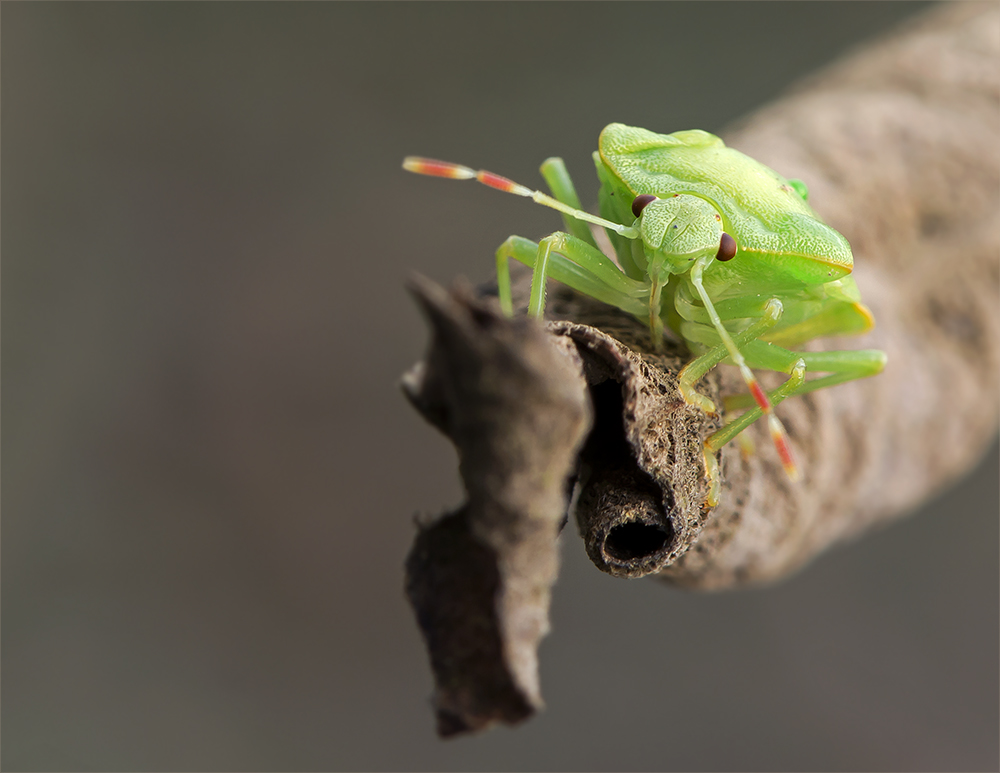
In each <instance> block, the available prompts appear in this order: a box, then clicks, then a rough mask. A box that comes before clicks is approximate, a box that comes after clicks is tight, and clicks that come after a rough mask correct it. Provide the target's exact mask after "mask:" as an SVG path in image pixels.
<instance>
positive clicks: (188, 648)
mask: <svg viewBox="0 0 1000 773" xmlns="http://www.w3.org/2000/svg"><path fill="white" fill-rule="evenodd" d="M925 8H926V6H925V5H923V4H911V3H847V4H840V3H836V4H825V3H803V4H793V3H775V4H756V3H738V4H729V3H708V4H693V5H689V4H684V3H664V4H645V3H644V4H624V3H620V4H599V3H587V4H572V3H558V4H513V5H506V4H435V5H425V4H400V5H397V4H381V3H380V4H347V3H344V4H340V3H337V4H228V3H222V4H197V3H196V4H145V3H142V4H117V3H116V4H91V3H85V4H63V3H44V4H43V3H23V4H21V3H17V4H11V3H5V4H4V6H3V27H2V46H0V48H2V92H3V123H2V143H3V145H2V152H3V178H2V193H3V224H2V250H3V299H2V300H3V339H2V348H3V357H4V359H3V366H4V368H3V382H4V389H5V391H4V400H3V422H4V443H3V457H2V463H3V483H4V486H3V548H2V550H3V553H2V566H3V576H2V579H3V598H2V607H3V626H2V636H3V639H2V645H3V649H2V657H3V663H2V666H3V688H4V689H3V715H2V719H3V731H4V732H3V757H2V762H3V767H4V768H5V769H7V770H43V769H44V770H51V769H64V770H163V769H171V770H188V769H201V770H211V769H218V770H323V769H329V770H339V769H358V770H386V769H400V770H459V769H464V770H499V769H511V770H560V769H577V770H598V769H619V770H651V769H683V770H721V769H739V770H790V769H797V770H820V769H822V770H839V769H844V770H855V769H865V770H925V769H927V770H930V769H942V770H972V769H996V768H997V766H998V764H1000V761H998V741H1000V739H998V730H997V728H998V726H1000V716H998V700H997V698H998V696H997V684H998V665H997V652H998V607H1000V598H998V587H997V577H998V571H1000V568H998V541H1000V535H998V528H997V524H998V519H997V514H998V509H1000V504H998V495H997V467H998V457H997V452H996V450H995V449H994V450H993V451H992V452H991V454H990V455H989V456H988V457H987V458H986V459H985V460H984V462H983V464H982V466H981V467H980V469H979V470H978V471H977V472H975V473H974V474H973V475H971V476H970V477H969V478H968V479H966V480H964V481H962V482H961V483H959V484H958V485H957V486H956V487H955V488H954V489H953V490H951V491H948V492H943V493H942V494H941V496H940V498H938V499H937V500H936V501H934V502H932V503H930V504H929V505H928V506H927V508H926V509H924V510H923V511H922V512H920V513H919V514H917V515H915V516H914V517H912V518H909V519H907V520H904V521H901V522H899V523H897V524H894V525H892V526H891V527H889V528H887V529H885V530H883V531H881V532H879V533H877V534H875V535H871V536H868V537H867V538H866V539H864V540H862V541H860V542H857V543H854V544H852V545H849V546H846V547H842V548H839V549H837V550H835V551H833V552H831V553H829V554H828V555H826V556H824V557H823V558H821V559H820V560H818V561H817V562H815V563H814V564H812V565H811V566H809V567H808V568H807V569H805V570H804V571H802V572H801V573H799V574H798V575H797V576H795V577H792V578H790V579H789V580H787V581H786V582H784V583H782V584H780V585H777V586H775V587H772V588H768V589H762V590H752V591H742V592H737V593H728V594H720V595H697V594H690V593H686V592H682V591H678V590H675V589H672V588H670V587H668V586H666V585H663V584H661V583H658V582H657V581H655V580H646V581H626V580H616V579H612V578H611V577H608V576H605V575H603V574H601V573H600V572H598V571H597V570H596V569H594V568H593V567H592V566H590V564H589V563H588V562H587V560H586V558H585V556H584V553H583V549H582V544H581V542H580V540H579V538H578V537H577V535H576V534H575V533H574V532H573V529H572V528H570V529H567V531H566V532H565V533H564V535H563V538H562V539H563V556H564V566H563V571H562V576H561V578H560V581H559V584H558V586H557V587H556V589H555V596H554V606H553V617H554V620H553V632H552V634H551V635H550V636H549V637H548V639H546V640H545V642H544V644H543V647H542V652H541V666H542V685H543V690H544V694H545V697H546V699H547V702H548V708H547V710H546V711H545V712H544V713H543V714H541V715H540V716H538V717H537V718H536V719H534V720H532V721H531V722H529V723H528V724H526V725H523V726H521V727H519V728H516V729H498V730H496V731H493V732H490V733H487V734H485V735H481V736H478V737H474V738H466V739H461V740H457V741H451V742H447V743H445V742H440V741H438V740H437V739H436V737H435V735H434V725H433V717H432V713H431V711H430V708H429V705H428V698H429V695H430V692H431V677H430V670H429V667H428V663H427V660H426V655H425V653H424V649H423V644H422V642H421V640H420V637H419V635H418V633H417V629H416V626H415V623H414V620H413V617H412V615H411V612H410V610H409V608H408V607H407V606H406V604H405V602H404V599H403V592H402V577H403V575H402V564H403V559H404V556H405V554H406V552H407V550H408V546H409V543H410V541H411V538H412V536H413V533H414V529H413V526H412V518H413V515H414V514H415V513H417V512H422V513H436V512H439V511H440V510H441V509H443V508H447V507H450V506H453V505H455V504H456V503H457V502H458V501H459V500H460V498H461V490H460V486H459V482H458V477H457V473H456V470H455V461H456V460H455V457H454V453H453V451H452V450H451V447H450V446H449V445H448V444H447V443H446V442H445V441H444V440H443V439H442V438H440V437H439V436H438V435H437V433H436V432H435V431H434V430H432V429H431V428H429V427H428V426H425V425H424V424H423V423H422V422H421V420H420V419H419V418H418V417H417V416H416V414H415V413H414V412H413V411H412V410H411V409H410V408H409V407H408V406H407V405H406V403H405V402H404V400H403V398H402V396H401V395H400V393H399V391H398V386H397V382H398V378H399V375H400V374H401V373H402V371H403V370H405V369H406V368H407V367H409V365H410V364H411V363H412V362H413V361H414V360H415V359H417V358H418V357H419V356H420V355H421V354H422V352H423V349H424V347H425V345H426V334H425V331H424V328H423V326H422V323H421V321H420V318H419V315H418V314H417V312H416V310H415V308H414V306H413V304H412V302H411V301H410V299H409V298H408V296H407V295H406V293H405V291H404V290H403V284H404V281H405V278H406V276H407V274H408V273H409V272H410V271H413V270H419V271H421V272H423V273H425V274H427V275H429V276H431V277H433V278H435V279H437V280H439V281H445V282H447V281H450V280H451V279H452V278H453V277H455V276H456V275H464V276H466V277H468V278H470V279H472V280H473V281H483V280H485V279H487V278H488V277H489V276H490V274H491V264H492V254H493V250H494V249H495V248H496V246H497V245H498V244H499V243H500V242H501V241H502V240H503V239H504V238H506V237H507V236H508V235H510V234H511V233H520V234H523V235H525V236H529V237H533V238H536V237H538V236H540V235H543V234H545V233H547V232H549V231H551V230H553V229H554V228H556V227H557V226H558V223H559V219H558V217H557V216H556V215H555V214H554V213H552V212H549V211H547V210H544V209H542V208H540V207H533V206H532V205H530V204H529V203H527V202H525V201H523V200H521V199H517V198H515V197H512V196H503V195H501V194H499V193H496V192H494V191H488V190H486V189H484V188H482V187H480V186H475V185H472V184H469V183H466V184H459V183H453V182H446V181H438V180H429V179H427V178H419V177H416V176H412V175H408V174H406V173H404V172H403V171H402V170H401V169H400V161H401V160H402V157H403V156H404V155H406V154H410V153H415V154H421V155H429V156H436V157H441V158H447V159H451V160H455V161H459V162H463V163H467V164H472V165H475V166H477V167H484V168H488V169H492V170H494V171H496V172H499V173H501V174H505V175H507V176H510V177H513V178H514V179H516V180H518V181H521V182H525V183H528V184H531V185H539V184H540V183H541V180H540V178H539V175H538V173H537V167H538V164H539V163H540V162H541V161H542V160H543V159H544V158H546V157H547V156H549V155H554V154H559V155H562V156H564V157H565V158H566V159H567V162H568V164H569V167H570V170H571V172H573V173H574V174H575V177H576V179H577V182H578V185H579V188H580V192H581V196H582V198H583V200H584V202H585V203H586V204H588V205H592V204H593V203H594V201H595V200H596V189H597V185H596V181H595V179H594V175H593V167H592V165H591V161H590V153H591V151H592V150H593V149H594V147H595V145H596V139H597V135H598V132H599V131H600V129H601V128H602V127H603V126H604V125H605V124H607V123H609V122H611V121H623V122H626V123H632V124H636V125H639V126H644V127H647V128H650V129H654V130H657V131H663V132H668V131H674V130H677V129H685V128H694V127H699V128H704V129H708V130H710V131H711V130H720V129H722V128H723V127H724V126H725V125H726V124H727V123H729V122H731V121H733V120H734V119H736V118H738V117H739V116H741V115H742V114H745V113H746V112H748V111H750V110H752V109H754V108H755V107H756V106H759V105H761V104H763V103H765V102H766V101H768V100H769V99H772V98H773V97H775V96H776V95H777V94H779V93H780V92H781V91H782V90H783V89H784V88H785V87H786V86H788V85H789V84H790V83H792V82H794V81H795V80H797V79H798V78H799V77H801V76H803V75H805V74H807V73H809V72H810V71H812V70H814V69H816V68H818V67H821V66H822V65H824V64H825V63H827V62H829V61H832V60H834V59H836V58H837V57H839V56H841V55H842V54H844V52H846V51H848V50H849V49H850V48H851V47H853V46H855V45H857V44H859V43H860V42H863V41H865V40H868V39H871V38H873V37H876V36H877V35H879V34H880V33H882V32H884V31H886V30H889V29H891V28H893V27H894V26H895V25H896V24H898V23H899V22H900V21H902V20H904V19H906V18H908V17H911V16H913V15H915V14H917V13H919V12H921V11H922V10H924V9H925ZM815 203H816V206H817V208H819V209H820V211H822V202H815ZM847 236H848V237H850V234H848V235H847ZM944 519H948V522H949V533H950V534H951V535H953V537H954V539H951V540H949V541H948V542H947V543H945V544H939V543H938V535H939V532H940V526H941V524H942V522H943V520H944ZM678 669H680V671H678ZM668 686H669V687H668Z"/></svg>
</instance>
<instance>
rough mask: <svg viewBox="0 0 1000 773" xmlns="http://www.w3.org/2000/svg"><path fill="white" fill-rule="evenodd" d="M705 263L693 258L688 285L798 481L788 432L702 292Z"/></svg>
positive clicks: (788, 470)
mask: <svg viewBox="0 0 1000 773" xmlns="http://www.w3.org/2000/svg"><path fill="white" fill-rule="evenodd" d="M706 262H707V261H705V260H704V259H702V260H698V261H695V264H694V265H693V266H692V267H691V273H690V279H691V284H692V285H693V286H694V289H695V291H696V292H697V293H698V296H699V297H700V298H701V302H702V303H703V304H704V306H705V310H706V311H707V312H708V316H709V318H710V319H711V320H712V327H714V328H715V331H716V332H717V333H718V334H719V338H721V339H722V343H723V344H724V345H725V347H726V349H727V350H728V352H729V358H730V359H731V360H732V361H733V364H734V365H736V367H738V368H739V369H740V374H741V375H742V376H743V381H744V382H745V383H746V385H747V388H748V389H749V390H750V394H752V395H753V397H754V400H755V401H756V402H757V405H759V406H760V409H761V410H762V411H763V412H764V415H765V416H767V425H768V430H769V431H770V433H771V442H772V443H774V447H775V449H776V450H777V451H778V456H780V457H781V464H782V466H783V467H784V468H785V474H786V475H787V476H788V477H789V478H790V479H791V480H798V468H797V467H796V466H795V460H794V459H793V458H792V451H791V446H790V444H789V442H788V433H786V432H785V428H784V427H783V426H782V425H781V421H780V420H779V419H778V417H777V416H775V415H774V411H773V410H772V408H771V401H770V400H769V399H768V397H767V393H766V392H765V391H764V390H763V389H762V388H761V386H760V383H759V382H758V381H757V378H756V377H755V376H754V375H753V373H752V372H751V370H750V368H749V366H747V364H746V360H745V359H744V358H743V354H742V353H741V352H740V350H739V348H738V347H737V346H736V344H735V343H734V342H733V339H732V336H730V335H729V331H728V330H726V328H725V327H724V326H723V324H722V320H721V319H719V315H718V313H717V312H716V310H715V307H714V306H713V305H712V299H711V298H709V297H708V293H707V292H706V291H705V286H704V284H702V279H701V275H702V271H703V270H704V267H705V263H706Z"/></svg>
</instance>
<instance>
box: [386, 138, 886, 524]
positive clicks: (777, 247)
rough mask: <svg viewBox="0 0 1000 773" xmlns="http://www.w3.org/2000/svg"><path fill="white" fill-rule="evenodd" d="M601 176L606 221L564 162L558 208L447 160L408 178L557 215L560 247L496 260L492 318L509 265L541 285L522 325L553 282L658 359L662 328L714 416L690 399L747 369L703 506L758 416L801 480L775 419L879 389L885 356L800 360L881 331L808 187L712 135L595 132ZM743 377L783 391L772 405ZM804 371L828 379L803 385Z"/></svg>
mask: <svg viewBox="0 0 1000 773" xmlns="http://www.w3.org/2000/svg"><path fill="white" fill-rule="evenodd" d="M594 163H595V165H596V166H597V175H598V178H599V179H600V182H601V188H600V192H599V199H600V210H601V216H600V217H598V216H595V215H592V214H590V213H588V212H585V211H583V210H582V209H581V208H580V202H579V198H578V197H577V194H576V191H575V189H574V187H573V183H572V181H571V180H570V178H569V174H568V172H567V171H566V167H565V165H564V164H563V161H562V159H559V158H550V159H548V160H547V161H545V163H544V164H542V170H541V171H542V175H543V177H544V178H545V180H546V182H547V183H548V185H549V188H550V189H551V191H552V194H553V195H552V196H548V195H546V194H544V193H542V192H541V191H535V190H531V189H530V188H527V187H525V186H523V185H520V184H518V183H515V182H513V181H511V180H508V179H507V178H504V177H500V176H499V175H496V174H493V173H492V172H486V171H476V170H473V169H470V168H469V167H465V166H461V165H458V164H452V163H450V162H445V161H434V160H431V159H424V158H416V157H409V158H407V159H405V160H404V162H403V167H404V168H405V169H407V170H409V171H411V172H417V173H419V174H426V175H432V176H438V177H449V178H453V179H476V180H478V181H479V182H481V183H484V184H485V185H488V186H490V187H492V188H497V189H498V190H502V191H506V192H508V193H514V194H517V195H519V196H527V197H530V198H532V199H533V200H534V201H536V202H537V203H539V204H543V205H545V206H548V207H552V208H553V209H557V210H559V211H560V212H562V213H563V220H564V222H565V225H566V231H567V232H562V231H557V232H555V233H553V234H551V235H550V236H547V237H545V238H544V239H542V240H541V241H539V242H537V243H536V242H532V241H529V240H528V239H525V238H523V237H520V236H511V237H510V238H509V239H507V241H505V242H504V243H503V244H502V245H501V246H500V248H499V249H498V250H497V254H496V260H497V280H498V286H499V296H500V304H501V306H502V308H503V309H504V311H505V312H506V313H507V314H508V315H509V314H511V313H512V302H511V290H510V272H509V266H508V261H509V260H510V258H514V259H515V260H518V261H520V262H521V263H524V264H525V265H527V266H529V267H531V268H533V270H534V271H533V275H532V282H531V295H530V299H529V302H528V313H529V314H532V315H535V316H540V315H541V314H542V312H543V310H544V305H545V280H546V278H547V277H552V278H554V279H556V280H558V281H560V282H563V283H564V284H567V285H569V286H570V287H572V288H574V289H576V290H578V291H580V292H582V293H584V294H586V295H589V296H591V297H594V298H596V299H598V300H601V301H604V302H606V303H609V304H611V305H612V306H616V307H617V308H619V309H622V310H623V311H626V312H628V313H630V314H633V315H634V316H636V317H638V318H639V319H641V320H643V321H645V322H647V323H648V325H649V329H650V333H651V334H652V339H653V345H654V347H657V346H661V345H662V340H663V334H664V328H665V327H666V328H669V329H671V330H672V331H674V333H676V334H677V335H679V336H680V337H681V338H682V339H683V340H684V342H685V343H686V344H687V346H688V348H689V349H690V350H691V352H692V354H694V355H695V357H694V359H692V360H691V361H690V362H689V363H688V364H687V365H686V366H685V367H684V368H683V370H681V372H680V374H679V375H678V380H679V385H680V390H681V394H682V395H683V396H684V399H685V400H687V402H688V403H690V404H693V405H697V406H698V407H700V408H702V409H703V410H705V411H708V412H714V411H715V410H716V407H715V405H714V404H713V403H712V401H711V400H709V399H708V398H706V397H704V396H703V395H701V394H699V393H698V392H697V391H695V389H694V385H695V384H696V382H697V381H698V380H699V379H700V378H701V377H702V376H704V375H705V373H707V372H708V371H709V370H711V369H712V368H714V367H715V366H716V365H718V364H720V363H722V362H727V363H731V364H733V365H736V366H737V367H738V368H739V369H740V372H741V374H742V376H743V379H744V381H745V382H746V384H747V388H748V390H749V395H741V396H737V397H735V398H730V399H727V401H726V408H727V409H732V408H740V407H750V406H753V405H754V404H756V407H754V408H752V409H751V410H749V411H746V412H745V413H744V414H743V415H742V416H739V417H737V418H735V419H733V420H731V421H730V422H729V423H727V424H726V425H725V426H723V427H722V428H721V429H719V430H718V431H716V432H715V433H713V434H712V435H710V436H709V437H708V438H707V440H706V441H705V465H706V471H707V474H708V477H709V481H710V485H711V493H710V495H709V504H710V505H714V504H716V503H717V502H718V495H719V474H718V466H717V462H716V452H717V451H718V450H719V449H720V448H722V446H724V445H725V444H726V443H728V442H729V441H730V440H732V439H733V438H735V437H736V436H737V435H738V434H739V433H740V432H742V431H743V430H744V429H745V428H746V427H748V426H749V425H750V424H751V423H753V422H754V421H756V420H757V419H758V418H759V417H761V416H762V415H763V416H766V417H767V420H768V425H769V429H770V434H771V438H772V440H773V441H774V444H775V447H776V448H777V450H778V453H779V456H780V457H781V461H782V464H783V465H784V467H785V470H786V472H787V473H788V475H789V477H791V478H792V479H795V478H796V477H797V475H798V472H797V468H796V465H795V462H794V460H793V459H792V455H791V450H790V447H789V443H788V438H787V436H786V434H785V431H784V428H783V427H782V426H781V422H780V421H779V420H778V418H777V417H776V416H775V415H774V411H773V406H775V405H777V404H778V403H780V402H781V401H782V400H784V399H785V398H786V397H790V396H792V395H797V394H802V393H804V392H810V391H812V390H815V389H821V388H823V387H828V386H833V385H835V384H840V383H843V382H846V381H851V380H853V379H856V378H863V377H866V376H873V375H876V374H877V373H879V372H881V370H882V369H883V367H884V365H885V354H884V353H883V352H880V351H876V350H858V351H834V352H799V351H794V348H795V347H797V346H800V345H801V344H803V343H805V342H807V341H810V340H812V339H814V338H818V337H821V336H839V335H848V334H857V333H864V332H867V331H869V330H871V328H872V326H873V324H874V319H873V317H872V314H871V312H870V311H869V310H868V308H867V307H866V306H865V305H864V304H862V303H861V296H860V294H859V292H858V288H857V285H856V284H855V282H854V279H853V278H852V277H851V276H850V273H851V270H852V268H853V256H852V254H851V248H850V246H849V245H848V243H847V240H846V239H844V237H843V236H841V235H840V234H839V233H837V232H836V231H835V230H834V229H832V228H830V227H829V226H827V225H826V224H825V223H823V222H822V221H821V220H820V219H819V217H818V216H817V215H816V213H815V212H813V210H812V209H811V208H810V206H809V205H808V204H807V203H806V197H807V192H806V188H805V185H803V184H802V183H801V182H799V181H797V180H786V179H785V178H784V177H782V176H781V175H779V174H777V173H776V172H774V171H772V170H771V169H769V168H768V167H766V166H764V165H763V164H761V163H759V162H757V161H755V160H753V159H752V158H750V157H748V156H745V155H743V154H742V153H740V152H738V151H736V150H733V149H732V148H728V147H726V145H725V144H724V143H723V142H722V140H721V139H719V138H718V137H716V136H715V135H712V134H709V133H708V132H704V131H700V130H692V131H680V132H675V133H673V134H656V133H654V132H650V131H647V130H645V129H639V128H635V127H631V126H625V125H623V124H617V123H614V124H610V125H609V126H607V127H606V128H605V129H604V131H602V132H601V136H600V140H599V142H598V151H597V152H595V153H594ZM586 223H593V224H596V225H599V226H603V227H604V228H605V229H607V232H608V236H609V238H610V239H611V243H612V245H613V246H614V250H615V254H616V256H617V259H618V261H617V264H616V263H615V262H614V261H612V260H611V259H610V258H609V257H607V256H606V255H605V254H604V253H603V252H601V250H600V249H598V247H597V244H596V242H595V240H594V238H593V235H592V234H591V232H590V229H589V227H588V226H587V225H586ZM751 367H754V368H762V369H766V370H773V371H778V372H781V373H785V374H788V376H789V378H788V380H787V381H785V383H784V384H782V385H781V386H780V387H778V388H777V389H775V390H774V391H772V392H770V393H768V392H765V391H764V390H763V389H762V388H761V386H760V384H759V382H758V381H757V379H756V378H755V377H754V375H753V373H752V371H751V370H750V368H751ZM807 371H819V372H824V373H827V374H828V375H825V376H822V377H820V378H815V379H810V380H806V377H805V376H806V372H807Z"/></svg>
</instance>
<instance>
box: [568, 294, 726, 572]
mask: <svg viewBox="0 0 1000 773" xmlns="http://www.w3.org/2000/svg"><path fill="white" fill-rule="evenodd" d="M579 313H584V312H582V311H580V312H579ZM592 313H593V312H592ZM597 313H600V312H597ZM595 321H596V320H595ZM615 322H616V320H615V318H614V317H613V316H612V315H610V314H606V319H604V320H602V324H603V326H604V328H605V330H615V332H616V333H617V335H618V336H619V337H620V338H619V339H616V338H612V337H611V336H610V335H608V334H607V333H606V332H602V331H601V330H598V329H597V328H595V327H591V326H588V325H581V324H574V323H572V322H553V323H551V324H550V325H549V330H550V331H551V332H553V333H554V334H556V335H560V336H566V337H568V338H569V339H571V340H572V341H573V342H574V343H575V344H576V346H577V348H578V350H579V352H580V355H581V357H582V358H583V361H584V373H585V374H586V376H587V383H588V385H589V386H590V393H591V398H592V400H593V402H594V407H595V426H594V429H593V431H592V432H591V434H590V437H589V438H588V440H587V444H586V446H585V447H584V449H583V453H582V455H581V460H582V463H583V469H582V472H581V480H580V487H581V488H580V495H579V498H578V500H577V505H576V518H577V522H578V524H579V527H580V532H581V534H583V536H584V541H585V544H586V548H587V554H588V555H589V556H590V558H591V560H592V561H593V562H594V563H595V564H596V565H597V566H598V567H599V568H601V569H603V570H604V571H606V572H608V573H610V574H614V575H616V576H619V577H641V576H642V575H645V574H649V573H651V572H655V571H657V570H659V569H660V568H661V567H663V566H665V565H666V564H668V563H670V562H672V561H674V560H675V559H676V558H677V557H678V556H679V555H681V554H682V553H683V552H684V551H686V550H687V549H688V548H689V547H690V546H691V544H692V543H693V542H694V541H695V539H697V537H698V534H699V533H700V531H701V528H702V526H703V525H704V523H705V521H706V519H707V517H708V513H709V511H708V509H707V508H706V507H705V504H704V503H705V498H706V495H707V487H706V482H705V477H704V462H703V457H702V450H701V449H702V440H701V439H702V438H703V437H704V436H705V435H707V434H708V433H710V432H711V431H712V430H713V429H715V428H717V427H718V421H717V418H716V417H712V416H707V415H706V414H704V413H703V412H702V411H700V410H697V409H696V408H693V407H692V406H689V405H687V403H685V402H684V399H683V398H682V397H681V394H680V392H679V390H678V388H677V382H676V375H677V372H678V371H679V370H680V368H682V367H683V366H684V362H685V360H686V359H687V357H686V353H682V352H680V351H675V352H673V353H670V354H661V355H656V354H649V353H640V352H638V351H636V350H635V349H632V348H630V347H629V346H627V345H626V344H625V343H623V341H622V340H620V339H626V340H628V337H629V332H630V331H635V332H639V331H638V330H637V329H636V327H635V325H634V322H633V321H632V320H629V319H628V318H625V317H622V318H621V319H620V320H619V324H618V325H617V326H616V325H615ZM643 334H644V335H648V331H643Z"/></svg>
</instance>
